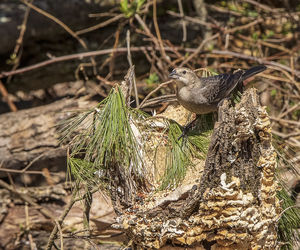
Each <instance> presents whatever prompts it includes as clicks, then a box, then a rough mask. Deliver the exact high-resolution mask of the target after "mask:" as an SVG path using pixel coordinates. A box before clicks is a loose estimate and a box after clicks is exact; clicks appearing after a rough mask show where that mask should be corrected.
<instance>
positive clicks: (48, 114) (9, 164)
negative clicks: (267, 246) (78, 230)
mask: <svg viewBox="0 0 300 250" xmlns="http://www.w3.org/2000/svg"><path fill="white" fill-rule="evenodd" d="M92 106H93V103H92V102H91V101H86V100H85V99H84V98H80V99H63V100H60V101H57V102H54V103H51V104H49V105H44V106H40V107H36V108H32V109H26V110H21V111H18V112H12V113H6V114H2V115H0V159H1V168H0V170H1V171H0V177H4V176H7V175H6V172H9V173H13V171H14V170H20V169H24V168H26V167H27V168H29V167H30V169H29V170H41V169H42V168H47V169H49V170H51V171H58V170H63V171H66V148H65V147H63V146H61V145H60V142H59V136H60V135H59V129H60V127H59V126H57V125H58V124H59V123H60V122H61V121H63V120H65V119H66V118H67V117H69V116H70V115H71V113H72V112H68V111H74V110H78V109H81V108H91V107H92ZM27 170H28V169H27Z"/></svg>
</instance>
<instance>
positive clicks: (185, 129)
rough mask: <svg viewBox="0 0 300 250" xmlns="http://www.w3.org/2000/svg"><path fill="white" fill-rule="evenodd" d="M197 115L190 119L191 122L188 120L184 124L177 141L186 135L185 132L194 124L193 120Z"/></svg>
mask: <svg viewBox="0 0 300 250" xmlns="http://www.w3.org/2000/svg"><path fill="white" fill-rule="evenodd" d="M197 119H198V117H197V116H196V118H195V119H194V120H192V121H191V122H189V123H188V124H187V125H185V126H184V127H183V130H182V133H181V135H180V136H179V137H178V139H177V140H178V141H179V140H180V139H181V138H183V137H185V136H186V135H187V133H188V132H189V130H190V129H191V128H192V127H193V125H194V124H195V122H196V121H197Z"/></svg>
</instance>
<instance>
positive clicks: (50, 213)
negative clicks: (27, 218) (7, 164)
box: [0, 180, 55, 221]
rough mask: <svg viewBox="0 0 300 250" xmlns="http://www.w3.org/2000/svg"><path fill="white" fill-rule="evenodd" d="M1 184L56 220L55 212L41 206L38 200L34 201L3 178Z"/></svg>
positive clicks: (47, 216)
mask: <svg viewBox="0 0 300 250" xmlns="http://www.w3.org/2000/svg"><path fill="white" fill-rule="evenodd" d="M0 186H1V187H3V188H5V189H7V190H8V191H10V192H12V193H13V194H15V195H17V196H18V197H19V198H21V199H22V200H23V201H25V202H28V204H30V205H32V206H33V207H35V208H36V209H38V211H39V212H40V213H41V214H43V215H44V216H45V217H46V218H49V219H52V220H53V221H54V220H55V218H54V217H53V213H52V212H51V211H49V210H48V209H46V208H44V207H42V206H40V205H39V204H37V203H36V202H34V201H33V200H32V198H31V197H29V196H28V195H26V194H22V193H20V192H18V191H17V190H15V189H14V188H13V187H12V186H10V185H8V184H7V183H6V182H4V181H2V180H0Z"/></svg>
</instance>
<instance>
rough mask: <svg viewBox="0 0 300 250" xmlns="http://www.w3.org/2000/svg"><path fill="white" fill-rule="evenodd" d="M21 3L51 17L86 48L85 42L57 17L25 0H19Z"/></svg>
mask: <svg viewBox="0 0 300 250" xmlns="http://www.w3.org/2000/svg"><path fill="white" fill-rule="evenodd" d="M20 1H21V2H22V3H24V4H26V5H27V6H29V7H30V8H31V9H33V10H35V11H36V12H38V13H40V14H42V15H43V16H46V17H47V18H49V19H51V20H52V21H54V22H55V23H57V24H58V25H59V26H61V27H62V28H63V29H64V30H65V31H67V32H68V33H69V34H70V35H71V36H73V37H74V38H75V39H77V40H78V42H79V43H80V44H81V45H82V47H84V48H85V49H87V46H86V43H85V42H84V41H83V40H82V39H81V38H80V37H79V36H78V35H77V34H76V33H75V32H74V31H73V30H71V29H70V28H69V27H68V26H67V25H66V24H64V23H63V22H62V21H60V20H59V19H57V18H56V17H55V16H52V15H51V14H49V13H47V12H46V11H44V10H42V9H40V8H38V7H36V6H35V5H33V4H31V3H29V2H27V1H26V0H20Z"/></svg>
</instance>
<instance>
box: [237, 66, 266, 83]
mask: <svg viewBox="0 0 300 250" xmlns="http://www.w3.org/2000/svg"><path fill="white" fill-rule="evenodd" d="M266 69H267V67H266V66H265V65H258V66H254V67H252V68H250V69H247V70H246V71H245V73H244V74H243V75H242V81H244V80H246V79H248V78H250V77H251V76H254V75H256V74H258V73H260V72H263V71H264V70H266Z"/></svg>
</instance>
